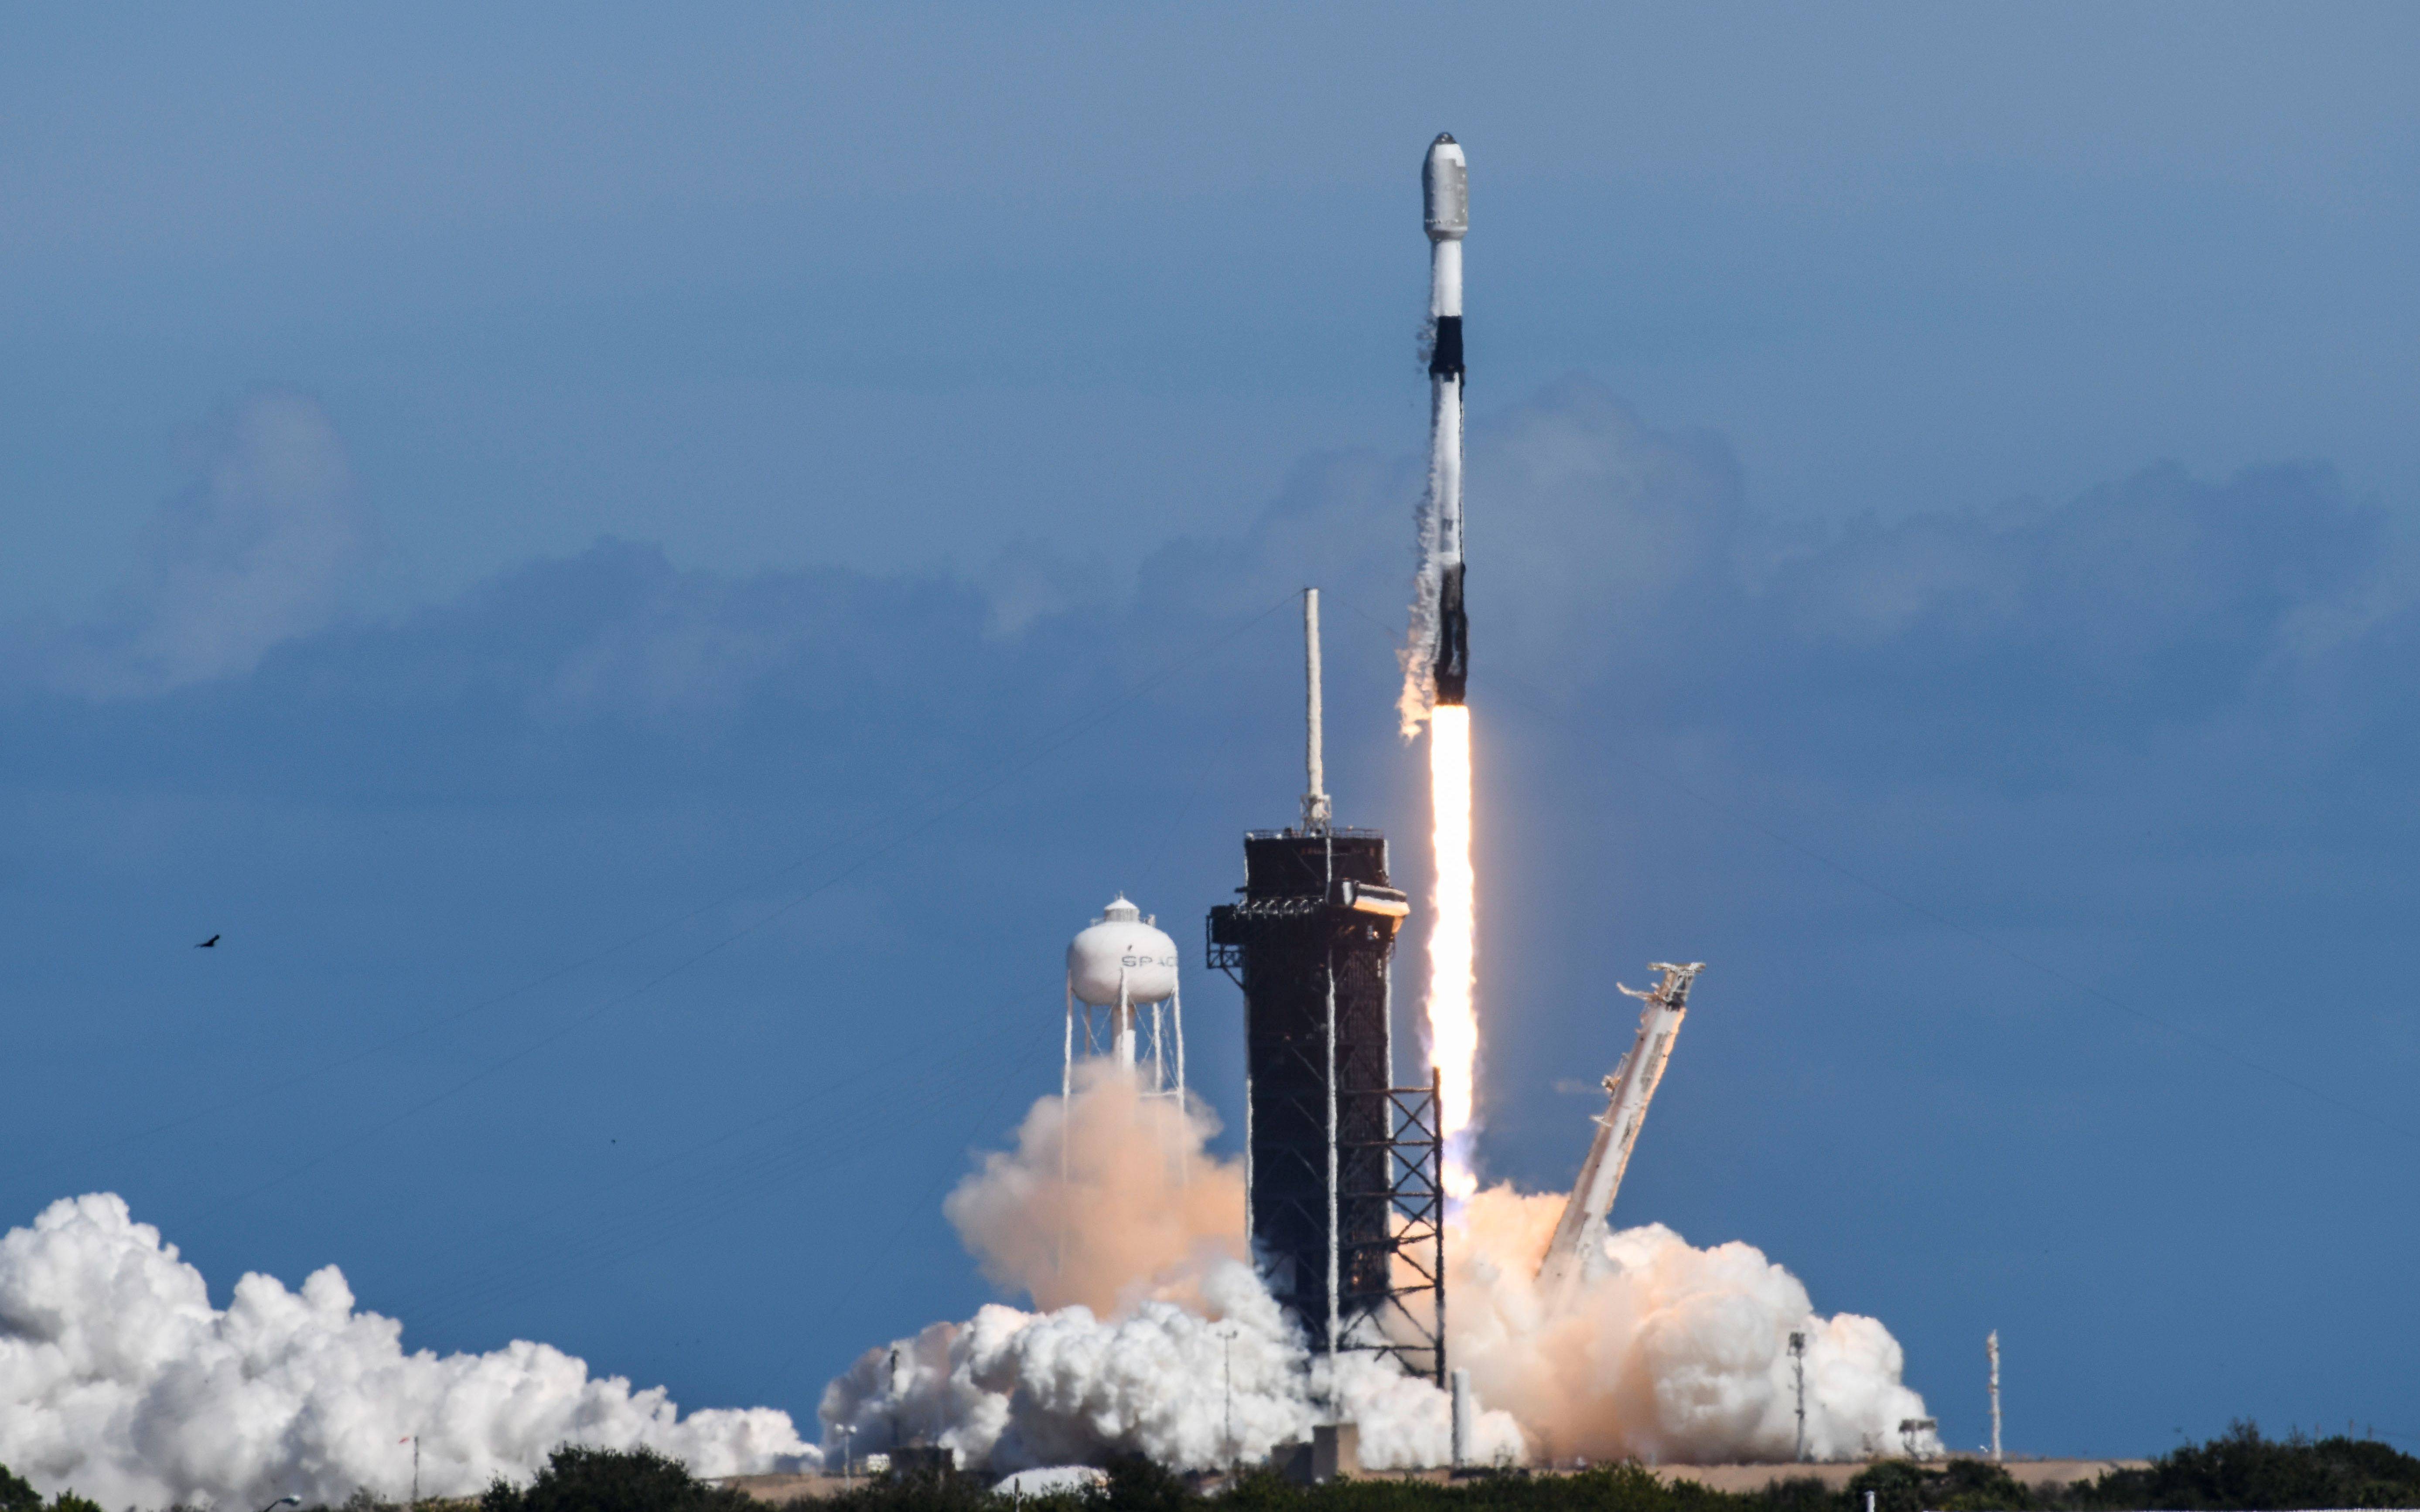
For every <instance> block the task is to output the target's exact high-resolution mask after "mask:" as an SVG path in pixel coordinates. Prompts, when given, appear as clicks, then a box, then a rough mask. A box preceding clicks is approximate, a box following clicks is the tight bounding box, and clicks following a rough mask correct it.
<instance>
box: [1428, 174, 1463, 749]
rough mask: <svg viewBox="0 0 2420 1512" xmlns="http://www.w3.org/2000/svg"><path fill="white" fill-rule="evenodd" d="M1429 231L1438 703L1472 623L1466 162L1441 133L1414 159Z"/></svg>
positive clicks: (1458, 690) (1455, 690) (1453, 697)
mask: <svg viewBox="0 0 2420 1512" xmlns="http://www.w3.org/2000/svg"><path fill="white" fill-rule="evenodd" d="M1420 201H1421V211H1422V215H1421V219H1422V220H1423V222H1424V223H1425V224H1426V225H1427V228H1428V234H1429V319H1430V320H1431V322H1432V323H1433V325H1434V327H1435V339H1434V343H1433V345H1432V347H1430V352H1429V478H1430V486H1431V488H1432V489H1433V490H1434V500H1433V507H1434V509H1435V522H1436V557H1435V566H1436V584H1437V588H1436V592H1437V606H1436V608H1437V613H1436V663H1435V667H1434V669H1433V670H1432V675H1433V679H1434V681H1435V685H1436V701H1437V702H1439V703H1460V702H1462V701H1463V687H1464V684H1465V683H1466V682H1467V681H1468V679H1469V675H1470V622H1469V621H1468V619H1467V618H1466V616H1465V615H1464V612H1463V607H1462V386H1463V370H1462V239H1463V236H1464V234H1465V233H1466V232H1467V231H1469V229H1470V166H1469V163H1468V162H1467V161H1466V159H1465V158H1464V157H1463V155H1462V147H1461V146H1460V145H1459V144H1457V143H1456V142H1455V141H1454V139H1453V138H1452V137H1451V136H1450V135H1449V134H1448V133H1446V132H1443V131H1439V132H1438V133H1437V139H1436V140H1435V141H1434V142H1432V143H1430V144H1429V155H1428V157H1427V159H1426V160H1425V161H1424V162H1422V163H1421V165H1420Z"/></svg>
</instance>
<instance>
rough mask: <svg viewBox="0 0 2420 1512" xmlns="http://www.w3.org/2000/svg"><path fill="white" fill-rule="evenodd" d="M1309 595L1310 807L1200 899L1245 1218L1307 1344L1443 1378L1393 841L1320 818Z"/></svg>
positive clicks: (1436, 1132)
mask: <svg viewBox="0 0 2420 1512" xmlns="http://www.w3.org/2000/svg"><path fill="white" fill-rule="evenodd" d="M1318 637H1319V599H1318V591H1317V590H1316V589H1313V590H1310V591H1307V592H1306V593H1305V594H1304V639H1305V648H1306V669H1305V670H1306V680H1307V682H1308V685H1309V687H1310V700H1309V713H1310V719H1309V728H1310V737H1309V742H1308V748H1307V763H1306V764H1307V767H1308V774H1309V778H1310V781H1309V787H1310V791H1309V792H1308V793H1307V794H1306V795H1304V798H1303V821H1302V823H1301V824H1300V825H1297V826H1295V827H1293V828H1289V829H1282V830H1255V831H1252V832H1251V833H1249V834H1247V835H1246V836H1245V837H1244V886H1243V887H1241V888H1239V889H1237V890H1238V891H1239V892H1241V893H1242V895H1243V896H1242V899H1241V901H1240V902H1237V903H1222V904H1220V905H1218V907H1215V908H1213V909H1211V910H1210V917H1209V920H1208V936H1209V960H1210V964H1211V965H1213V966H1215V967H1217V968H1218V969H1219V970H1222V971H1224V972H1226V973H1227V974H1228V976H1229V977H1231V978H1232V979H1233V980H1234V982H1235V984H1236V986H1237V987H1239V988H1240V989H1242V992H1243V995H1244V1019H1245V1032H1244V1038H1245V1065H1246V1089H1245V1120H1246V1121H1245V1141H1244V1142H1245V1150H1246V1157H1245V1158H1246V1166H1245V1180H1246V1184H1247V1186H1248V1188H1249V1199H1248V1202H1247V1219H1246V1222H1247V1232H1248V1235H1249V1240H1250V1242H1251V1246H1252V1250H1253V1254H1254V1257H1255V1258H1256V1259H1257V1261H1258V1262H1259V1263H1260V1265H1261V1266H1262V1267H1263V1271H1264V1275H1265V1276H1266V1278H1267V1281H1268V1285H1269V1289H1270V1291H1271V1292H1272V1293H1273V1294H1274V1295H1275V1296H1276V1297H1277V1299H1278V1301H1279V1303H1280V1304H1281V1305H1283V1306H1284V1307H1285V1308H1286V1309H1287V1310H1288V1311H1289V1312H1290V1313H1292V1314H1293V1315H1294V1317H1295V1319H1296V1320H1297V1321H1298V1322H1299V1323H1300V1325H1301V1327H1302V1330H1303V1334H1304V1336H1305V1337H1306V1338H1307V1339H1308V1340H1309V1341H1310V1342H1311V1346H1312V1348H1314V1349H1317V1350H1325V1351H1326V1352H1327V1353H1328V1354H1330V1355H1331V1356H1332V1355H1334V1354H1337V1353H1339V1352H1342V1351H1346V1350H1367V1351H1370V1352H1373V1353H1381V1354H1387V1355H1389V1356H1392V1357H1393V1358H1394V1359H1396V1360H1397V1361H1398V1362H1399V1363H1401V1364H1402V1365H1403V1366H1404V1369H1405V1371H1406V1372H1408V1373H1410V1374H1414V1375H1419V1376H1423V1377H1427V1378H1428V1379H1430V1380H1433V1381H1435V1382H1436V1383H1437V1385H1439V1386H1440V1387H1442V1386H1444V1385H1445V1383H1446V1350H1445V1216H1446V1214H1445V1182H1444V1174H1445V1172H1444V1141H1443V1136H1442V1129H1443V1125H1442V1120H1441V1119H1440V1116H1439V1097H1438V1092H1439V1088H1438V1082H1437V1076H1436V1073H1435V1071H1432V1072H1431V1073H1430V1075H1429V1078H1428V1080H1427V1083H1426V1085H1423V1086H1413V1087H1397V1086H1395V1085H1394V1039H1393V1030H1392V1026H1391V1022H1390V1011H1391V1008H1392V991H1391V986H1390V981H1389V973H1388V968H1389V965H1390V964H1391V961H1392V958H1393V955H1394V949H1395V935H1396V932H1397V931H1398V930H1399V929H1400V928H1401V927H1402V924H1403V921H1404V917H1405V916H1406V915H1407V914H1409V913H1410V911H1411V909H1410V903H1409V902H1408V901H1407V900H1406V898H1405V897H1404V893H1403V892H1402V891H1401V890H1400V889H1398V888H1397V887H1394V886H1393V884H1392V883H1391V882H1390V880H1389V879H1388V871H1387V840H1386V837H1385V836H1384V835H1383V834H1380V833H1379V832H1377V831H1375V830H1370V829H1351V828H1342V827H1339V826H1337V825H1333V824H1331V823H1329V822H1328V807H1329V806H1328V799H1327V795H1326V792H1325V791H1324V786H1325V784H1324V780H1323V778H1324V773H1323V771H1322V769H1321V755H1320V744H1321V731H1320V722H1321V721H1320V707H1319V652H1318V644H1319V639H1318Z"/></svg>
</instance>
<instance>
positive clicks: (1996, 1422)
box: [1983, 1328, 2000, 1465]
mask: <svg viewBox="0 0 2420 1512" xmlns="http://www.w3.org/2000/svg"><path fill="white" fill-rule="evenodd" d="M1983 1352H1984V1354H1986V1355H1988V1356H1989V1357H1990V1358H1991V1361H1992V1463H1993V1464H1995V1465H1996V1464H1998V1463H1999V1462H2000V1331H1999V1330H1998V1329H1996V1328H1995V1329H1993V1330H1992V1332H1991V1333H1990V1334H1989V1335H1985V1336H1984V1339H1983Z"/></svg>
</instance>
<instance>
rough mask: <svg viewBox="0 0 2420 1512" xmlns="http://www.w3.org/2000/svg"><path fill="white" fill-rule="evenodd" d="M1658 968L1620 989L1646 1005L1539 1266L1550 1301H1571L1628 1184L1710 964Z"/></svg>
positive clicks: (1552, 1303) (1608, 1088)
mask: <svg viewBox="0 0 2420 1512" xmlns="http://www.w3.org/2000/svg"><path fill="white" fill-rule="evenodd" d="M1652 969H1653V970H1656V971H1660V972H1662V973H1664V980H1662V981H1661V982H1659V983H1658V984H1656V986H1655V987H1654V988H1653V989H1652V990H1650V991H1646V992H1641V991H1639V990H1638V989H1637V988H1635V987H1622V988H1621V991H1622V992H1624V993H1626V994H1628V995H1630V996H1632V997H1636V998H1637V999H1639V1000H1640V1001H1641V1002H1643V1003H1645V1004H1646V1005H1647V1006H1646V1007H1645V1008H1644V1009H1642V1010H1641V1011H1639V1014H1638V1038H1637V1040H1636V1041H1632V1043H1631V1046H1630V1053H1629V1054H1628V1055H1626V1056H1624V1057H1621V1065H1619V1066H1616V1067H1615V1068H1614V1071H1613V1074H1612V1075H1610V1076H1608V1077H1606V1079H1605V1090H1606V1109H1605V1116H1604V1117H1603V1118H1601V1119H1597V1120H1596V1139H1595V1141H1594V1142H1593V1143H1591V1144H1590V1146H1589V1152H1588V1159H1587V1160H1586V1161H1585V1162H1583V1163H1582V1164H1581V1165H1580V1179H1579V1180H1577V1181H1575V1182H1574V1183H1573V1184H1572V1195H1571V1196H1570V1197H1569V1198H1568V1199H1566V1200H1565V1201H1564V1203H1563V1216H1562V1221H1561V1222H1559V1223H1558V1224H1557V1225H1555V1237H1554V1239H1553V1241H1552V1242H1549V1243H1548V1244H1547V1245H1546V1256H1545V1258H1544V1260H1543V1261H1541V1262H1540V1263H1539V1266H1538V1290H1539V1294H1540V1295H1541V1296H1542V1297H1544V1299H1545V1301H1546V1304H1547V1305H1549V1306H1553V1307H1559V1306H1561V1305H1562V1304H1565V1303H1567V1302H1569V1301H1570V1300H1571V1294H1572V1292H1573V1290H1574V1289H1575V1288H1576V1287H1577V1286H1578V1285H1579V1282H1580V1278H1581V1277H1582V1276H1583V1275H1584V1274H1585V1273H1587V1270H1588V1266H1589V1261H1590V1257H1591V1256H1593V1255H1594V1254H1595V1253H1597V1241H1598V1239H1599V1238H1600V1236H1602V1235H1603V1234H1604V1232H1605V1220H1606V1216H1607V1215H1608V1214H1610V1213H1611V1212H1612V1211H1613V1198H1614V1194H1615V1193H1617V1192H1619V1191H1621V1176H1622V1172H1624V1171H1625V1170H1627V1169H1629V1166H1630V1151H1631V1149H1632V1147H1633V1146H1635V1145H1637V1143H1638V1130H1639V1126H1640V1125H1641V1124H1643V1123H1645V1122H1646V1121H1647V1104H1648V1103H1652V1102H1653V1101H1654V1099H1655V1088H1656V1087H1657V1086H1658V1085H1659V1084H1661V1083H1662V1081H1663V1080H1664V1065H1665V1062H1667V1061H1668V1060H1670V1059H1671V1058H1672V1041H1673V1040H1674V1039H1676V1038H1677V1037H1678V1036H1679V1035H1680V1032H1681V1021H1682V1020H1683V1018H1686V1017H1687V1016H1688V1012H1689V984H1690V983H1692V982H1694V981H1696V980H1698V973H1699V972H1700V971H1703V970H1705V969H1706V964H1705V963H1704V962H1702V961H1695V962H1691V963H1690V964H1687V965H1673V964H1670V963H1668V962H1663V961H1658V962H1655V963H1653V964H1652ZM1615 985H1616V986H1620V985H1621V984H1620V983H1618V982H1617V983H1616V984H1615Z"/></svg>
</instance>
